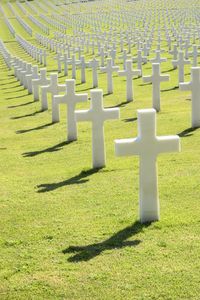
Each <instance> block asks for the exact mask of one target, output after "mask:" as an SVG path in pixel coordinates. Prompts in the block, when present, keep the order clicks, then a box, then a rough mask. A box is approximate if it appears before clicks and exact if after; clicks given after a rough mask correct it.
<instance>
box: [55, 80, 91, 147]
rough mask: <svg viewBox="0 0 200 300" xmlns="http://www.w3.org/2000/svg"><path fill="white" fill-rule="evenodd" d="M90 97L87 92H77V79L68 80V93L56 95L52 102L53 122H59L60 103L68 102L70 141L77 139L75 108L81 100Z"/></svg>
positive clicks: (83, 100)
mask: <svg viewBox="0 0 200 300" xmlns="http://www.w3.org/2000/svg"><path fill="white" fill-rule="evenodd" d="M87 99H88V95H87V94H76V93H75V80H74V79H67V80H66V94H65V95H56V96H54V98H53V102H52V122H53V123H55V122H59V121H60V116H59V104H66V106H67V128H68V141H75V140H77V125H76V119H75V108H76V104H77V103H79V102H86V101H87Z"/></svg>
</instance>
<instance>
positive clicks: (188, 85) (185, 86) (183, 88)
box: [179, 82, 192, 91]
mask: <svg viewBox="0 0 200 300" xmlns="http://www.w3.org/2000/svg"><path fill="white" fill-rule="evenodd" d="M179 88H180V90H181V91H191V89H192V83H191V82H181V83H179Z"/></svg>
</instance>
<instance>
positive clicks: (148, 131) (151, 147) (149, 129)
mask: <svg viewBox="0 0 200 300" xmlns="http://www.w3.org/2000/svg"><path fill="white" fill-rule="evenodd" d="M138 126H139V128H138V130H139V134H138V137H136V138H131V139H124V140H116V141H115V152H116V155H117V156H132V155H139V156H140V221H141V223H145V222H151V221H157V220H159V218H160V207H159V198H158V186H157V156H158V154H160V153H166V152H176V151H180V138H179V136H176V135H175V136H159V137H158V136H156V111H155V110H154V109H143V110H138Z"/></svg>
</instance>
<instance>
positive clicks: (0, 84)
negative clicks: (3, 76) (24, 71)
mask: <svg viewBox="0 0 200 300" xmlns="http://www.w3.org/2000/svg"><path fill="white" fill-rule="evenodd" d="M7 80H9V79H7ZM13 83H17V80H15V81H9V82H7V83H0V86H4V85H8V84H13ZM16 86H20V84H18V85H16ZM14 87H15V86H14ZM6 89H10V88H6ZM2 90H3V89H2Z"/></svg>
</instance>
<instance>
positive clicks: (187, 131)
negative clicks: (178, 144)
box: [177, 127, 199, 137]
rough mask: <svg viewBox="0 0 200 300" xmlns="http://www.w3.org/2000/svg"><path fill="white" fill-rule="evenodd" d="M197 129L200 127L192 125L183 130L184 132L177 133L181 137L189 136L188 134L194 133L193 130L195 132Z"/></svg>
mask: <svg viewBox="0 0 200 300" xmlns="http://www.w3.org/2000/svg"><path fill="white" fill-rule="evenodd" d="M197 129H199V127H190V128H187V129H185V130H183V131H182V132H180V133H178V134H177V135H178V136H180V137H188V136H191V135H193V133H192V132H194V131H195V130H197Z"/></svg>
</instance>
